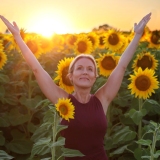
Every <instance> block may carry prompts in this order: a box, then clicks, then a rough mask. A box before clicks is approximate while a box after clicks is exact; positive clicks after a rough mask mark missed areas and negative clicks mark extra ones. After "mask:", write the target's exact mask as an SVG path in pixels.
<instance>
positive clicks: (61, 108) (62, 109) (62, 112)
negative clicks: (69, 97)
mask: <svg viewBox="0 0 160 160" xmlns="http://www.w3.org/2000/svg"><path fill="white" fill-rule="evenodd" d="M59 110H60V113H61V114H63V115H66V114H67V113H68V108H67V106H65V105H61V106H60V107H59Z"/></svg>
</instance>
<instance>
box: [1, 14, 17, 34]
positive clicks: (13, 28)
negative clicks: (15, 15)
mask: <svg viewBox="0 0 160 160" xmlns="http://www.w3.org/2000/svg"><path fill="white" fill-rule="evenodd" d="M0 18H1V20H2V21H3V22H4V24H5V25H6V26H7V28H8V29H9V31H10V32H11V33H12V34H13V35H18V34H20V30H19V28H18V26H17V24H16V22H13V24H11V23H10V22H9V21H8V20H7V19H6V18H5V17H3V16H1V15H0Z"/></svg>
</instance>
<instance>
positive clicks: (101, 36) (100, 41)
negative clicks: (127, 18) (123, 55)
mask: <svg viewBox="0 0 160 160" xmlns="http://www.w3.org/2000/svg"><path fill="white" fill-rule="evenodd" d="M98 39H99V45H98V48H100V49H104V48H105V42H104V39H105V36H104V33H103V32H102V33H100V34H98Z"/></svg>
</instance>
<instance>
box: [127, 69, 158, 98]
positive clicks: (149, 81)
mask: <svg viewBox="0 0 160 160" xmlns="http://www.w3.org/2000/svg"><path fill="white" fill-rule="evenodd" d="M134 73H135V75H130V78H129V80H131V83H130V84H129V85H128V88H129V89H131V94H135V97H138V98H143V99H147V98H149V97H150V96H151V95H152V93H155V91H154V89H157V88H158V84H159V82H158V81H157V78H156V76H154V74H155V72H154V70H152V69H148V68H146V69H145V70H142V68H138V71H134Z"/></svg>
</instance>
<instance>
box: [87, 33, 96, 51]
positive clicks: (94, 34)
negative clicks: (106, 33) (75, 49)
mask: <svg viewBox="0 0 160 160" xmlns="http://www.w3.org/2000/svg"><path fill="white" fill-rule="evenodd" d="M87 37H88V39H89V40H90V41H91V42H92V47H93V49H96V48H97V47H98V45H99V38H98V35H97V34H96V33H95V32H90V33H88V34H87Z"/></svg>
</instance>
